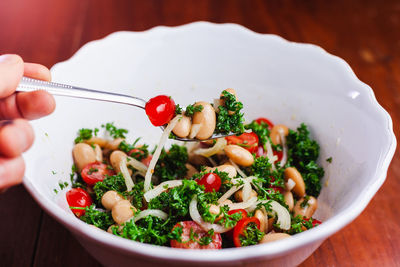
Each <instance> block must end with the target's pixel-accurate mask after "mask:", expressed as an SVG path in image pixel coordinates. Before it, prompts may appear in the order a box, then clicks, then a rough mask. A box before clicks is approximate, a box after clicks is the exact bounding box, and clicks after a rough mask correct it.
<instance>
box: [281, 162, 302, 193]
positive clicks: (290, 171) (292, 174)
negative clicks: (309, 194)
mask: <svg viewBox="0 0 400 267" xmlns="http://www.w3.org/2000/svg"><path fill="white" fill-rule="evenodd" d="M283 176H284V177H285V182H287V181H288V180H289V179H292V181H293V182H295V183H296V185H295V186H294V187H293V189H292V191H293V192H294V193H295V194H296V195H297V196H299V197H302V196H304V195H305V194H306V185H305V184H304V180H303V177H302V176H301V174H300V172H299V171H298V170H297V169H296V168H294V167H288V168H286V169H285V171H284V173H283Z"/></svg>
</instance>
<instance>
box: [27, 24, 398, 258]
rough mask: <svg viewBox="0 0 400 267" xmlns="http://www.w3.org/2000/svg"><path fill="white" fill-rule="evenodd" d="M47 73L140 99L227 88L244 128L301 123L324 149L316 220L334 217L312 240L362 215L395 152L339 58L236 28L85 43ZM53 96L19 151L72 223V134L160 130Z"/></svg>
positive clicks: (30, 180)
mask: <svg viewBox="0 0 400 267" xmlns="http://www.w3.org/2000/svg"><path fill="white" fill-rule="evenodd" d="M52 74H53V79H54V81H56V82H61V83H67V84H74V85H77V86H82V87H87V88H92V89H97V90H105V91H113V92H118V93H123V94H129V95H134V96H138V97H141V98H144V99H148V98H150V97H152V96H155V95H157V94H169V95H171V96H173V98H174V100H175V102H176V103H180V104H183V105H186V104H190V103H193V102H194V101H196V100H206V101H210V102H211V101H212V99H213V98H215V97H217V96H218V95H219V93H220V91H221V90H223V89H225V88H228V87H232V88H235V89H236V91H237V93H238V95H239V98H240V100H241V101H242V102H243V103H244V106H245V117H246V119H247V121H251V120H252V119H255V118H257V117H267V118H270V119H271V120H272V121H273V122H274V123H282V124H286V125H288V126H289V127H291V128H296V127H298V126H299V125H300V123H301V122H305V123H306V124H307V125H308V126H309V127H310V129H311V131H312V136H313V137H314V138H315V139H316V140H317V141H318V142H319V144H320V145H321V155H320V161H319V163H321V164H322V166H323V167H324V169H325V172H326V175H325V178H324V181H323V182H324V187H323V190H322V193H321V195H320V197H319V199H318V200H319V208H318V211H317V213H316V217H317V218H319V219H321V220H323V221H326V220H328V219H329V218H332V217H336V218H338V219H337V220H339V221H336V222H335V223H336V224H338V223H339V226H337V225H336V226H335V224H334V223H330V221H328V222H327V223H326V226H325V225H322V226H321V230H319V229H318V228H316V229H314V230H315V233H314V234H313V235H311V234H310V235H309V236H308V238H310V239H313V238H314V240H316V239H318V238H323V237H326V236H328V235H329V234H331V233H333V232H335V231H337V230H339V229H340V227H343V226H344V225H345V224H346V223H348V222H350V221H351V220H352V219H354V217H355V216H357V215H358V214H359V212H361V210H362V209H363V208H364V207H365V206H366V205H367V203H368V201H369V200H370V198H371V197H372V195H373V194H374V193H375V192H376V190H377V189H378V188H379V186H380V185H381V184H382V183H383V181H384V178H385V175H386V171H387V167H388V164H389V162H390V160H391V157H392V156H393V153H394V148H395V142H396V141H395V138H394V135H393V131H392V124H391V120H390V117H389V116H388V115H387V113H386V112H385V111H384V110H383V109H382V108H381V107H380V106H379V105H378V103H377V102H376V100H375V98H374V95H373V93H372V90H371V89H370V88H369V87H368V86H366V85H365V84H363V83H361V82H360V81H359V80H358V79H357V78H356V77H355V75H354V74H353V72H352V71H351V69H350V68H349V67H348V65H347V64H346V63H344V61H342V60H340V59H338V58H336V57H334V56H331V55H329V54H327V53H326V52H324V51H323V50H322V49H320V48H318V47H316V46H312V45H304V44H295V43H289V42H287V41H285V40H283V39H281V38H278V37H276V36H273V35H259V34H255V33H253V32H250V31H248V30H246V29H244V28H242V27H239V26H236V25H217V26H216V25H211V24H208V23H195V24H190V25H187V26H183V27H179V28H177V29H170V28H166V27H158V28H155V29H153V30H150V31H147V32H142V33H132V32H119V33H115V34H112V35H110V36H108V37H107V38H105V39H103V40H100V41H96V42H92V43H90V44H88V45H85V46H84V47H83V48H82V49H81V50H79V51H78V52H77V54H76V55H75V56H74V57H72V58H71V59H70V60H68V61H66V62H63V63H60V64H57V65H55V66H54V67H53V69H52ZM56 99H57V109H56V111H55V112H54V114H52V115H51V116H49V117H47V118H43V119H40V120H37V121H35V122H34V129H35V133H36V141H35V144H34V146H33V147H32V148H31V149H30V150H29V152H27V153H26V154H25V159H26V161H27V171H26V177H25V183H26V184H27V185H28V187H29V188H30V189H31V190H30V191H31V192H33V194H34V195H35V198H36V199H38V200H39V202H40V203H42V205H43V203H55V204H56V205H53V204H46V205H48V207H51V208H50V212H51V213H52V214H53V215H54V216H56V217H57V218H58V219H59V220H61V221H70V220H75V218H73V215H72V213H71V212H70V211H69V209H68V207H67V204H66V201H65V197H64V194H65V190H64V191H62V192H60V193H58V194H55V193H54V191H53V189H54V188H57V189H59V188H58V182H59V181H68V182H69V173H70V169H71V165H72V157H71V149H72V146H73V140H74V138H75V136H76V133H77V130H78V129H80V128H82V127H85V128H94V127H99V126H100V125H101V124H102V123H105V122H111V121H113V122H115V124H116V125H117V126H120V127H123V128H127V129H129V130H130V134H129V139H131V140H134V139H135V138H136V137H139V136H142V137H143V139H142V140H143V141H144V142H146V143H150V144H156V143H157V141H158V139H159V137H160V135H161V131H160V130H159V129H157V128H154V127H152V126H151V125H150V123H149V122H148V119H147V117H146V116H145V113H144V112H143V110H140V109H137V108H134V107H129V106H123V105H118V104H112V103H105V102H96V101H90V100H82V99H75V98H66V97H57V98H56ZM329 157H332V159H333V160H332V163H330V164H329V163H328V162H327V161H326V159H327V158H329ZM60 207H61V208H62V209H64V211H61V210H60ZM54 209H58V211H57V212H56V213H54ZM52 210H53V211H52ZM76 220H77V219H76ZM324 227H325V228H324ZM324 229H325V230H324ZM314 230H313V231H314ZM318 231H320V232H318ZM310 232H311V231H310ZM306 234H308V233H304V237H303V236H301V235H299V237H298V240H297V241H296V242H297V243H296V242H295V243H296V246H300V245H301V244H302V243H305V242H307V241H306V240H307V239H306ZM302 235H303V234H302ZM118 241H119V240H118ZM285 245H287V244H285ZM279 249H280V252H282V251H284V250H285V247H284V246H278V248H277V250H275V252H274V253H277V252H279ZM271 253H272V252H271ZM239 254H240V253H239ZM210 255H211V254H210Z"/></svg>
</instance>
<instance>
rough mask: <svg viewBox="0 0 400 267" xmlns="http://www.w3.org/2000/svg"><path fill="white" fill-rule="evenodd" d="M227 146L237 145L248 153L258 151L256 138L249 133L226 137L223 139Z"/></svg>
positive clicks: (253, 134)
mask: <svg viewBox="0 0 400 267" xmlns="http://www.w3.org/2000/svg"><path fill="white" fill-rule="evenodd" d="M225 139H226V141H227V142H228V145H239V146H242V147H243V148H245V149H247V150H248V151H250V153H256V152H257V149H258V136H257V135H256V134H255V133H253V132H251V133H243V134H241V135H239V136H236V135H233V136H227V137H225Z"/></svg>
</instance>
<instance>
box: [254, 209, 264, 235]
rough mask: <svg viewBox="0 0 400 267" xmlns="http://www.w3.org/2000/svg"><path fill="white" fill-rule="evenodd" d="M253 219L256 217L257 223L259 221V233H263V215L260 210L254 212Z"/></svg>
mask: <svg viewBox="0 0 400 267" xmlns="http://www.w3.org/2000/svg"><path fill="white" fill-rule="evenodd" d="M254 217H256V218H257V219H258V220H259V221H260V231H261V232H265V229H266V227H265V222H266V219H265V215H264V213H263V212H262V211H261V210H256V212H255V213H254Z"/></svg>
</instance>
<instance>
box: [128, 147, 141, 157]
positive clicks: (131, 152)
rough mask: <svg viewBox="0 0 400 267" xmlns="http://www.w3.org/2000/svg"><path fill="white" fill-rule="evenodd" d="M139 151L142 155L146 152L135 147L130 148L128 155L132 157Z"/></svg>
mask: <svg viewBox="0 0 400 267" xmlns="http://www.w3.org/2000/svg"><path fill="white" fill-rule="evenodd" d="M138 152H139V154H138V155H137V156H142V155H143V154H144V152H143V150H140V149H137V148H134V149H131V150H129V152H128V156H130V157H132V154H133V153H138Z"/></svg>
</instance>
